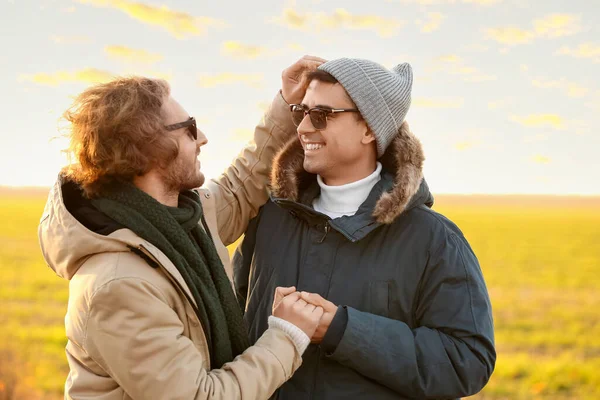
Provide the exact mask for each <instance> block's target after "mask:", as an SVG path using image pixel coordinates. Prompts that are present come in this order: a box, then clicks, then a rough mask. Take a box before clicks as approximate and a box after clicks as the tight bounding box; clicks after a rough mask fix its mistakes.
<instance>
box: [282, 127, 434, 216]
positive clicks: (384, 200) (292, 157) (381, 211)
mask: <svg viewBox="0 0 600 400" xmlns="http://www.w3.org/2000/svg"><path fill="white" fill-rule="evenodd" d="M424 160H425V156H424V154H423V148H422V146H421V142H420V141H419V139H417V138H416V136H415V135H414V134H413V133H412V132H411V131H410V128H409V126H408V123H407V122H406V121H404V122H403V123H402V126H401V127H400V130H399V133H398V135H397V136H396V137H395V138H394V140H393V141H392V143H391V144H390V145H389V147H388V148H387V150H386V152H385V154H384V155H383V156H382V157H381V158H380V159H379V161H380V162H381V164H382V166H383V170H384V171H387V172H389V173H391V174H393V175H394V182H393V185H392V188H391V189H390V190H388V191H386V192H384V193H382V194H381V196H380V197H379V199H378V200H377V202H376V204H375V207H374V209H373V217H374V218H375V220H376V221H377V222H379V223H381V224H391V223H392V222H393V221H394V220H395V219H396V218H398V217H399V216H400V214H402V213H403V212H404V211H405V210H406V209H407V208H408V207H409V202H410V201H411V199H412V198H413V196H415V195H416V194H417V193H418V192H419V188H420V187H421V185H422V184H423V185H425V186H426V184H425V182H424V180H423V161H424ZM303 163H304V149H303V147H302V144H301V143H300V141H299V140H298V138H297V137H294V138H292V139H291V140H290V141H289V142H288V143H287V144H286V145H285V146H284V147H283V148H282V149H281V150H280V151H279V153H278V154H277V156H276V157H275V159H274V160H273V168H272V170H271V193H272V196H273V197H274V198H282V199H287V200H291V201H298V199H299V195H300V193H301V192H302V191H303V190H305V189H306V188H308V187H309V186H310V184H311V183H313V182H314V181H315V180H316V175H314V174H311V173H309V172H306V171H305V170H304V167H303ZM427 192H428V190H427ZM427 195H428V196H429V197H431V196H430V194H429V193H427ZM429 202H431V200H429Z"/></svg>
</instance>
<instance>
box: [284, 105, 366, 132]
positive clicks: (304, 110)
mask: <svg viewBox="0 0 600 400" xmlns="http://www.w3.org/2000/svg"><path fill="white" fill-rule="evenodd" d="M290 111H291V112H292V121H293V122H294V125H296V126H299V125H300V123H301V122H302V121H303V120H304V117H306V116H307V115H308V116H310V122H311V123H312V125H313V126H314V128H315V129H319V130H323V129H325V128H327V116H329V115H330V114H337V113H343V112H358V110H357V109H356V108H323V107H313V108H308V107H306V106H305V105H303V104H290Z"/></svg>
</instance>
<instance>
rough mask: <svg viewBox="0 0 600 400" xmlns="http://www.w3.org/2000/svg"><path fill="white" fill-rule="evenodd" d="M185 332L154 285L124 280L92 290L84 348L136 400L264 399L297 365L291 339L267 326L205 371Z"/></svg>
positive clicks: (199, 355) (298, 357)
mask: <svg viewBox="0 0 600 400" xmlns="http://www.w3.org/2000/svg"><path fill="white" fill-rule="evenodd" d="M183 333H184V326H183V323H182V321H181V320H180V319H179V317H178V315H177V314H176V313H175V312H174V311H173V310H172V309H171V307H170V306H169V305H168V303H167V300H166V298H165V296H163V294H162V293H161V291H160V290H159V289H158V288H156V287H155V286H154V285H152V284H151V283H149V282H147V281H145V280H142V279H139V278H122V279H118V280H113V281H111V282H109V283H107V284H105V285H104V286H102V287H101V288H100V289H98V290H97V291H96V293H95V294H94V295H93V298H92V299H91V305H90V310H89V314H88V319H87V329H86V338H85V342H84V343H85V344H84V346H85V349H86V351H87V352H88V354H89V355H90V357H92V359H94V361H96V362H97V363H98V365H100V366H101V367H102V369H104V371H106V373H108V374H109V375H110V376H111V378H112V379H114V380H115V381H116V382H117V384H118V385H119V386H120V387H121V388H122V389H123V390H124V391H125V392H126V393H127V394H128V395H129V396H130V397H131V398H132V399H135V400H138V399H139V400H141V399H189V400H205V399H267V398H269V396H271V395H272V394H273V392H274V391H275V390H276V389H277V387H279V386H280V385H281V384H283V383H284V382H285V381H286V380H287V379H289V378H290V377H291V375H292V373H293V372H294V371H295V370H296V369H297V368H298V367H299V365H300V363H301V356H300V354H299V353H298V350H297V349H296V347H295V345H294V343H293V342H292V340H291V339H290V338H289V337H288V336H287V335H286V334H285V333H284V332H283V331H280V330H278V329H274V328H271V329H268V330H267V331H266V332H265V334H264V335H263V336H262V337H261V338H260V339H259V340H258V342H257V343H256V344H255V345H254V346H252V347H250V348H248V349H247V350H246V351H245V352H244V353H242V354H241V355H239V356H238V357H236V359H235V360H233V361H232V362H229V363H227V364H225V365H224V366H223V367H222V368H221V369H215V370H210V371H209V370H207V368H206V367H207V360H205V359H203V356H202V354H201V353H200V351H199V350H198V349H197V348H196V347H195V345H194V343H193V342H192V341H191V340H190V339H189V338H188V337H186V336H185V335H184V334H183Z"/></svg>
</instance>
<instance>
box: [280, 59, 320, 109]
mask: <svg viewBox="0 0 600 400" xmlns="http://www.w3.org/2000/svg"><path fill="white" fill-rule="evenodd" d="M325 62H327V60H324V59H322V58H319V57H315V56H304V57H302V58H301V59H299V60H298V61H296V62H295V63H294V64H292V65H290V66H289V67H287V68H286V69H284V70H283V72H282V73H281V94H282V95H283V98H284V99H285V101H286V102H288V103H289V104H299V103H302V99H303V98H304V94H305V92H306V86H307V85H306V75H307V74H308V73H309V72H312V71H315V70H316V69H317V67H318V66H319V65H321V64H323V63H325Z"/></svg>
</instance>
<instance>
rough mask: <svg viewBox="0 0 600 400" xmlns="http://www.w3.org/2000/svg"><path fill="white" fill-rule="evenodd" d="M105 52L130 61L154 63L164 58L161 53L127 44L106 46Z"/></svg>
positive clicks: (118, 58) (110, 55) (115, 57)
mask: <svg viewBox="0 0 600 400" xmlns="http://www.w3.org/2000/svg"><path fill="white" fill-rule="evenodd" d="M104 52H105V53H106V54H107V55H108V56H109V57H110V58H113V59H116V60H119V61H125V62H130V63H146V64H153V63H155V62H158V61H160V60H162V59H163V56H162V55H161V54H158V53H151V52H149V51H146V50H141V49H132V48H130V47H126V46H106V47H105V48H104Z"/></svg>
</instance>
